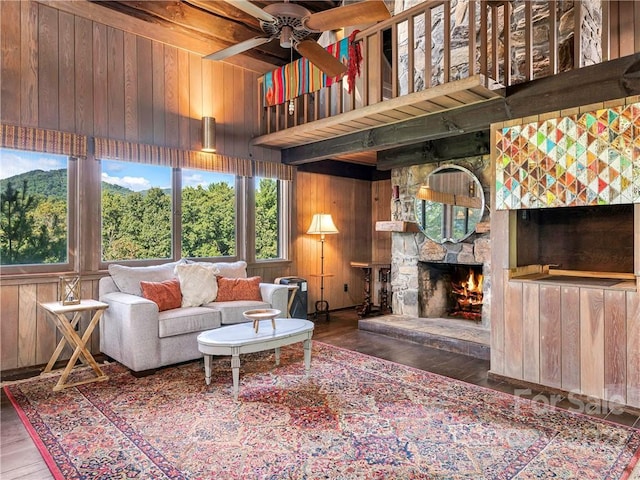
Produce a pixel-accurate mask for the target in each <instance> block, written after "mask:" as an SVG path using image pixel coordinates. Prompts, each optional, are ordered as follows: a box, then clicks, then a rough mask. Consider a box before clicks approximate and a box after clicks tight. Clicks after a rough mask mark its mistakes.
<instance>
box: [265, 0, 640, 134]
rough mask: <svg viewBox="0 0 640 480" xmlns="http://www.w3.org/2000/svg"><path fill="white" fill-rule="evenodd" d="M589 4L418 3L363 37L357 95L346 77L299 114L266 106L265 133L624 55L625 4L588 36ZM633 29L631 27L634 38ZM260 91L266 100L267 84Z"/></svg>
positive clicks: (607, 11) (309, 98) (302, 100)
mask: <svg viewBox="0 0 640 480" xmlns="http://www.w3.org/2000/svg"><path fill="white" fill-rule="evenodd" d="M587 3H588V2H587ZM587 3H583V2H563V1H560V0H559V1H546V2H542V1H528V0H527V1H516V2H513V3H512V2H510V1H488V0H469V1H468V2H462V1H460V2H458V4H457V7H456V8H455V10H453V11H452V8H451V2H449V1H443V0H430V1H426V2H424V3H421V4H419V5H416V6H415V7H413V8H411V9H409V10H406V11H404V12H401V13H399V14H397V15H394V16H393V17H392V18H390V19H388V20H386V21H384V22H381V23H378V24H376V25H375V26H373V27H371V28H369V29H367V30H364V31H362V32H359V33H358V34H357V36H356V40H357V41H360V42H362V54H363V63H362V74H361V75H360V76H359V77H358V78H357V79H356V85H355V88H354V90H353V91H352V92H351V93H347V80H346V78H344V79H343V80H342V81H341V82H338V83H335V84H333V85H332V86H331V87H327V88H324V89H321V90H319V91H316V92H313V93H308V94H305V95H303V96H300V97H298V98H296V99H294V105H295V108H294V112H293V114H289V112H288V104H287V103H285V104H281V105H276V106H271V107H262V108H261V110H260V113H261V115H260V119H259V126H260V135H266V134H270V133H275V132H279V131H282V130H285V129H288V128H291V127H294V126H299V125H304V124H307V123H310V122H313V121H317V120H321V119H324V118H328V117H333V116H336V115H339V114H342V113H345V112H349V111H351V110H354V109H358V108H362V107H366V106H369V105H374V104H376V103H379V102H384V101H386V100H390V99H393V98H396V97H399V96H403V95H408V94H411V93H413V92H418V91H423V90H426V89H429V88H433V87H435V86H438V85H442V84H446V83H448V82H452V81H455V80H460V79H463V78H468V77H472V76H474V75H477V74H482V75H483V76H484V77H486V78H488V79H491V80H492V81H494V82H497V83H499V84H501V85H503V86H509V85H513V84H515V83H521V82H526V81H529V80H533V79H536V78H541V77H545V76H549V75H555V74H557V73H559V72H561V71H566V70H570V69H573V68H579V67H582V66H586V65H587V64H590V63H598V62H602V61H606V60H608V59H609V56H610V55H609V52H610V51H615V52H618V53H619V54H620V53H621V52H622V50H621V48H620V47H619V45H620V42H622V38H623V32H622V31H621V29H620V28H619V25H620V24H621V22H620V21H619V18H621V17H622V15H623V12H621V10H620V8H621V7H619V5H618V3H621V4H622V3H625V2H602V5H601V8H602V11H601V12H599V13H600V16H601V18H602V22H601V25H597V26H596V27H597V28H596V29H595V30H593V29H589V28H584V29H583V30H582V31H581V25H583V24H585V21H588V19H589V18H592V17H593V16H592V15H584V13H585V12H586V11H585V9H586V8H591V7H589V6H588V4H587ZM592 3H594V2H592ZM630 3H634V2H630ZM612 5H613V7H612ZM613 8H615V12H613V13H612V9H613ZM632 12H633V9H632ZM596 18H597V15H596ZM575 19H578V21H576V20H575ZM585 19H587V20H585ZM612 19H613V20H614V22H613V23H615V24H616V25H617V26H616V27H615V28H616V29H615V32H616V35H615V38H613V36H612V35H610V31H611V29H610V24H611V23H612ZM505 20H506V21H505ZM635 22H636V23H635V25H636V26H637V25H638V20H637V19H635ZM633 25H634V23H633V21H632V22H631V30H632V33H631V35H633V29H634V26H633ZM635 28H637V27H635ZM598 30H600V33H601V35H600V36H599V37H598V38H593V39H590V40H592V41H589V42H584V43H589V45H588V46H589V48H590V50H591V51H595V52H596V53H595V54H593V55H591V56H589V54H588V53H587V54H585V49H583V41H584V40H583V37H584V35H585V32H588V31H598ZM425 32H426V33H427V34H426V35H425ZM636 37H637V34H636ZM614 42H616V43H617V44H618V45H617V47H616V48H615V49H614V48H612V43H614ZM627 42H628V36H627ZM634 43H635V44H638V43H639V42H638V38H635V39H632V44H634ZM593 45H596V48H595V49H593V48H591V47H592V46H593ZM593 57H596V58H593ZM258 87H259V91H260V97H261V96H262V85H261V84H260V85H259V86H258Z"/></svg>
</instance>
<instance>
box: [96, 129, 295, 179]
mask: <svg viewBox="0 0 640 480" xmlns="http://www.w3.org/2000/svg"><path fill="white" fill-rule="evenodd" d="M95 156H96V158H100V159H110V160H120V161H125V162H138V163H148V164H152V165H164V166H167V167H175V168H194V169H200V170H208V171H213V172H221V173H231V174H234V175H238V176H240V177H252V176H260V177H268V178H278V179H280V180H292V179H293V167H291V166H289V165H283V164H281V163H274V162H261V161H256V160H249V159H246V158H240V157H232V156H229V155H221V154H218V153H206V152H198V151H193V150H180V149H177V148H169V147H161V146H158V145H149V144H142V143H132V142H125V141H122V140H113V139H109V138H96V139H95Z"/></svg>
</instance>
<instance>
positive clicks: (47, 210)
mask: <svg viewBox="0 0 640 480" xmlns="http://www.w3.org/2000/svg"><path fill="white" fill-rule="evenodd" d="M64 173H65V177H64V183H65V185H64V195H62V193H61V190H59V189H56V191H57V193H56V195H54V196H51V197H48V196H44V195H33V194H29V193H28V192H29V190H30V187H31V182H30V181H29V179H28V178H26V177H25V178H23V179H22V189H19V188H14V186H13V182H12V181H7V182H4V184H3V187H2V193H1V194H0V259H1V261H2V264H3V265H25V264H38V263H60V262H65V261H66V259H67V222H66V219H67V202H66V198H67V195H66V169H65V170H64Z"/></svg>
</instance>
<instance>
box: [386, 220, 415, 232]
mask: <svg viewBox="0 0 640 480" xmlns="http://www.w3.org/2000/svg"><path fill="white" fill-rule="evenodd" d="M419 231H420V229H419V228H418V224H417V223H414V222H404V221H402V220H385V221H380V222H376V232H404V233H418V232H419Z"/></svg>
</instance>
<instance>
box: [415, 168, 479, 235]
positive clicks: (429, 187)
mask: <svg viewBox="0 0 640 480" xmlns="http://www.w3.org/2000/svg"><path fill="white" fill-rule="evenodd" d="M415 202H416V203H415V210H416V222H417V223H418V227H419V228H420V230H422V233H424V234H425V235H426V236H427V237H428V238H429V239H431V240H433V241H434V242H438V243H444V242H453V243H457V242H461V241H462V240H464V239H465V238H467V237H468V236H469V235H471V234H472V233H473V232H474V231H475V229H476V225H477V224H478V222H479V221H480V220H481V219H482V215H483V213H484V193H483V191H482V185H481V184H480V181H479V180H478V179H477V178H476V176H475V175H474V174H473V173H471V172H470V171H469V170H467V169H466V168H463V167H459V166H457V165H446V166H443V167H439V168H436V169H435V170H434V171H433V172H431V173H430V174H429V176H428V177H427V183H426V184H425V185H422V186H421V187H420V189H419V190H418V193H417V194H416V201H415Z"/></svg>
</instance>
